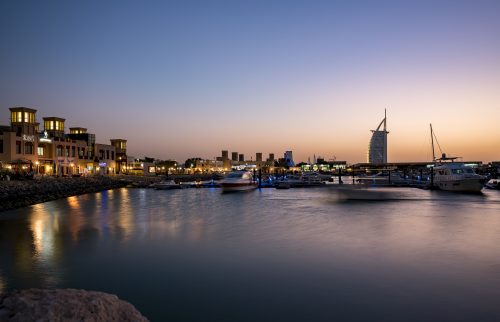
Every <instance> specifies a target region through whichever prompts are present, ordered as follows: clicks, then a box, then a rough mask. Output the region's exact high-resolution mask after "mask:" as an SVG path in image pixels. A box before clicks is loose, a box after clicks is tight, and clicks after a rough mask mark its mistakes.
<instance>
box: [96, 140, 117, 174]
mask: <svg viewBox="0 0 500 322" xmlns="http://www.w3.org/2000/svg"><path fill="white" fill-rule="evenodd" d="M94 153H95V157H94V162H95V163H97V166H96V168H95V173H97V174H101V175H104V174H115V170H116V162H115V153H116V150H115V147H114V146H113V145H110V144H100V143H96V144H95V145H94Z"/></svg>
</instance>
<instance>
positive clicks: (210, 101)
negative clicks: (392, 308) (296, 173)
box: [0, 1, 500, 162]
mask: <svg viewBox="0 0 500 322" xmlns="http://www.w3.org/2000/svg"><path fill="white" fill-rule="evenodd" d="M499 17H500V1H371V2H368V1H179V2H168V3H167V2H166V1H157V2H155V1H148V2H146V1H107V2H106V4H104V1H95V2H92V1H83V2H77V1H60V2H55V1H33V2H29V1H3V2H2V3H1V4H0V30H1V31H0V43H1V48H2V50H1V51H0V124H7V123H8V117H9V115H8V108H9V107H11V106H28V107H33V108H36V109H38V110H39V112H38V115H37V117H38V121H41V120H42V117H44V116H59V117H64V118H66V119H67V122H66V126H67V127H71V126H82V127H87V128H88V129H89V131H91V132H93V133H96V134H97V140H98V141H99V142H102V143H108V142H109V141H108V139H109V138H125V139H128V140H129V145H128V148H129V154H131V155H135V156H137V157H141V156H144V155H147V156H153V157H158V158H164V159H167V158H172V159H177V160H178V161H183V160H185V159H186V158H188V157H191V156H199V157H203V158H214V157H215V156H218V155H220V150H222V149H227V150H230V151H238V152H240V153H245V155H246V156H247V158H248V159H249V158H250V156H252V157H253V158H255V152H263V153H264V156H265V157H266V156H267V153H269V152H274V153H275V154H276V155H277V156H281V155H282V153H283V152H284V150H287V149H292V150H293V151H294V155H295V158H296V160H297V161H301V160H307V158H308V157H309V156H310V157H311V158H312V156H313V155H314V154H316V155H321V156H324V157H325V158H327V159H330V158H333V157H334V156H335V157H336V158H337V159H341V160H347V161H349V162H362V161H364V160H365V156H366V150H367V145H368V140H369V138H370V134H371V133H370V132H369V130H370V129H374V128H375V127H376V126H377V125H378V123H379V122H380V120H381V119H382V118H383V113H384V108H387V110H388V126H389V131H390V134H389V161H409V160H429V159H430V137H429V130H428V129H429V123H433V126H434V128H435V130H436V133H437V135H438V138H439V141H440V143H441V146H442V147H443V148H444V149H445V150H446V152H447V153H448V154H452V155H459V156H463V157H464V158H466V159H474V160H476V159H478V160H483V161H491V160H499V159H500V126H498V120H499V116H500V19H499Z"/></svg>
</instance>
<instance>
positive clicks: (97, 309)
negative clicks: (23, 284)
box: [0, 289, 148, 322]
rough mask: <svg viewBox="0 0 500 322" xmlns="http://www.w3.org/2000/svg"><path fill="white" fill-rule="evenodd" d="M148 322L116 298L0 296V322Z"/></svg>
mask: <svg viewBox="0 0 500 322" xmlns="http://www.w3.org/2000/svg"><path fill="white" fill-rule="evenodd" d="M7 321H8V322H16V321H40V322H42V321H88V322H91V321H96V322H97V321H103V322H104V321H126V322H128V321H148V320H147V319H146V318H145V317H144V316H142V315H141V313H140V312H139V311H137V310H136V309H135V307H134V306H133V305H132V304H130V303H128V302H125V301H123V300H120V299H119V298H118V297H117V296H116V295H113V294H107V293H102V292H94V291H85V290H75V289H55V290H46V289H26V290H15V291H12V292H10V293H7V294H3V295H0V322H7Z"/></svg>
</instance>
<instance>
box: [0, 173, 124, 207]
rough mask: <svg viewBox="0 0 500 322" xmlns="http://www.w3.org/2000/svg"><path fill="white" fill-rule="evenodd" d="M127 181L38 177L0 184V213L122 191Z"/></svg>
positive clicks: (104, 178) (109, 178)
mask: <svg viewBox="0 0 500 322" xmlns="http://www.w3.org/2000/svg"><path fill="white" fill-rule="evenodd" d="M128 184H130V182H129V181H127V180H120V179H118V178H111V177H81V178H53V177H46V178H39V179H36V180H26V181H0V211H5V210H9V209H14V208H20V207H25V206H29V205H34V204H37V203H41V202H47V201H51V200H56V199H61V198H66V197H70V196H75V195H81V194H86V193H92V192H99V191H104V190H109V189H115V188H121V187H125V186H127V185H128Z"/></svg>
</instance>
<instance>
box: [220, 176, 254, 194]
mask: <svg viewBox="0 0 500 322" xmlns="http://www.w3.org/2000/svg"><path fill="white" fill-rule="evenodd" d="M220 186H221V188H222V192H235V191H248V190H253V189H256V188H257V182H255V181H254V180H253V175H252V173H251V172H249V171H234V172H230V173H229V174H228V175H227V176H226V177H225V178H224V179H222V181H221V183H220Z"/></svg>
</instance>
